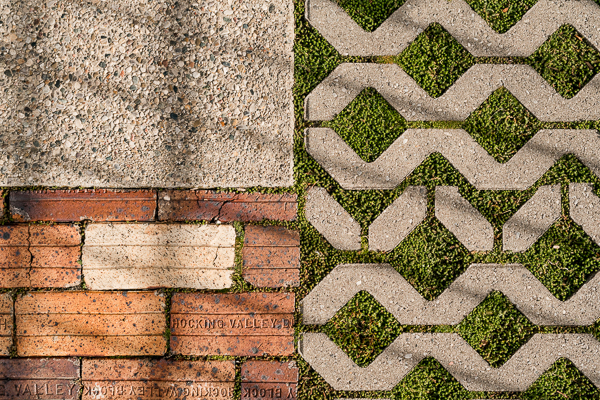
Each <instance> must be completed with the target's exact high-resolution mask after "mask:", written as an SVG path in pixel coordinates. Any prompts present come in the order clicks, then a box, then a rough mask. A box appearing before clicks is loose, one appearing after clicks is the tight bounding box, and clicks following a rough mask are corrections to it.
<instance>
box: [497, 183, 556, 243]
mask: <svg viewBox="0 0 600 400" xmlns="http://www.w3.org/2000/svg"><path fill="white" fill-rule="evenodd" d="M560 200H561V193H560V185H552V186H541V187H540V188H539V189H538V190H537V192H536V193H535V194H534V195H533V197H532V198H531V199H529V201H528V202H527V203H525V204H524V205H523V206H522V207H521V208H519V210H518V211H517V212H516V213H515V214H514V215H513V216H512V217H511V218H510V219H509V220H508V221H507V222H506V223H505V224H504V227H503V228H502V241H503V244H502V247H503V249H504V250H505V251H506V250H510V251H515V252H523V251H526V250H527V249H528V248H530V247H531V246H532V245H533V244H534V243H535V242H536V241H537V240H538V239H539V238H540V237H541V236H542V235H543V234H544V233H545V232H546V231H547V230H548V228H550V226H551V225H552V224H553V223H554V222H555V221H556V220H557V219H559V218H560V215H561V212H562V205H561V202H560Z"/></svg>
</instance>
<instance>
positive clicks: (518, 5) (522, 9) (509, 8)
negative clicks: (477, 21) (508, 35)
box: [466, 0, 538, 33]
mask: <svg viewBox="0 0 600 400" xmlns="http://www.w3.org/2000/svg"><path fill="white" fill-rule="evenodd" d="M466 1H467V3H469V5H470V6H471V8H473V10H474V11H475V12H476V13H477V14H479V15H480V16H481V18H483V19H484V20H485V21H486V22H487V23H488V24H489V25H490V26H491V27H492V29H494V30H495V31H496V32H499V33H505V32H506V31H508V30H509V29H510V28H512V27H513V26H514V25H515V24H516V23H517V22H519V21H520V20H521V18H523V15H525V13H526V12H527V11H529V9H530V8H531V7H533V5H534V4H535V3H537V1H538V0H496V1H489V0H466Z"/></svg>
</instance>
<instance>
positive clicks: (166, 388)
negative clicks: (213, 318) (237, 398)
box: [82, 359, 235, 400]
mask: <svg viewBox="0 0 600 400" xmlns="http://www.w3.org/2000/svg"><path fill="white" fill-rule="evenodd" d="M82 381H83V400H93V399H100V398H101V399H105V400H111V399H114V400H116V399H121V398H123V397H126V398H144V399H146V398H148V399H165V398H182V399H190V400H191V399H198V400H200V399H207V398H210V399H215V400H228V399H233V391H234V386H235V365H234V362H233V361H173V360H139V359H138V360H131V359H130V360H106V359H84V360H83V364H82Z"/></svg>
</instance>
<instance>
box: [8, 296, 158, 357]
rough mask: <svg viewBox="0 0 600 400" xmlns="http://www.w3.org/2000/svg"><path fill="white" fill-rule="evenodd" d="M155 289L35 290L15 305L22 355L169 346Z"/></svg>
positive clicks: (141, 351)
mask: <svg viewBox="0 0 600 400" xmlns="http://www.w3.org/2000/svg"><path fill="white" fill-rule="evenodd" d="M164 309H165V302H164V299H163V297H162V296H159V295H157V294H156V293H153V292H93V291H85V292H83V291H71V292H32V293H29V294H27V295H25V296H22V297H19V298H18V299H17V302H16V305H15V312H16V321H17V353H18V354H19V355H20V356H119V355H122V356H139V355H144V356H149V355H162V354H164V352H165V350H166V340H165V338H164V336H163V334H164V331H165V316H164Z"/></svg>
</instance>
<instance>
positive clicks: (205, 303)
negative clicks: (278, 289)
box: [171, 293, 294, 356]
mask: <svg viewBox="0 0 600 400" xmlns="http://www.w3.org/2000/svg"><path fill="white" fill-rule="evenodd" d="M293 313H294V295H293V294H292V293H244V294H207V293H176V294H175V295H174V296H173V300H172V303H171V349H172V351H173V352H174V353H179V354H189V355H234V356H259V355H264V354H270V355H290V354H293V352H294V339H293V334H294V330H293V324H294V314H293Z"/></svg>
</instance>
